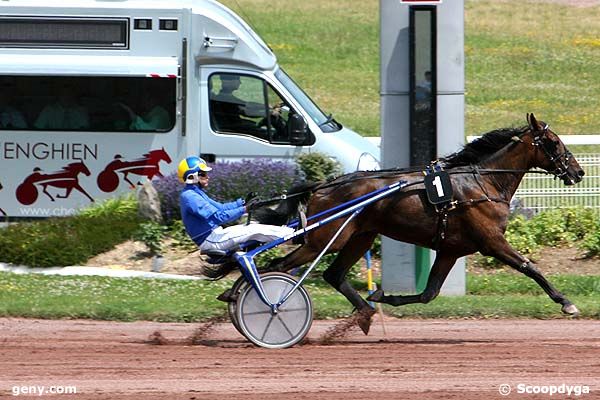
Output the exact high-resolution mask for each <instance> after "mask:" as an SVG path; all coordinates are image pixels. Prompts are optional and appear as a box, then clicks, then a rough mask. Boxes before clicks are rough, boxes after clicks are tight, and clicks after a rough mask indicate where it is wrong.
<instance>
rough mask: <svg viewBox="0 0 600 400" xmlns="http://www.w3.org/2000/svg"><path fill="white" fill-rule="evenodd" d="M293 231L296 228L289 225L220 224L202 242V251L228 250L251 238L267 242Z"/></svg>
mask: <svg viewBox="0 0 600 400" xmlns="http://www.w3.org/2000/svg"><path fill="white" fill-rule="evenodd" d="M293 232H294V229H293V228H290V227H287V226H275V225H263V224H250V225H233V226H229V227H227V228H223V227H220V226H219V227H217V228H216V229H215V230H213V231H212V232H211V234H210V235H208V237H207V238H206V240H205V241H204V242H202V244H201V245H200V251H207V250H228V249H231V248H232V247H234V246H236V245H238V244H240V243H244V242H247V241H249V240H256V241H258V242H261V243H266V242H270V241H272V240H275V239H279V238H281V237H284V236H286V235H289V234H291V233H293Z"/></svg>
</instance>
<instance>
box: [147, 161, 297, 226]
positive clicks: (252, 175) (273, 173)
mask: <svg viewBox="0 0 600 400" xmlns="http://www.w3.org/2000/svg"><path fill="white" fill-rule="evenodd" d="M211 167H212V168H213V171H212V172H211V173H210V184H209V186H208V187H207V188H206V192H207V193H208V194H209V195H210V196H211V197H212V198H214V199H215V200H218V201H233V200H235V199H237V198H244V196H246V194H247V193H248V192H257V193H258V194H259V196H261V197H263V198H268V197H271V196H273V195H275V194H279V193H282V192H283V191H284V190H286V189H288V188H289V187H290V186H292V185H293V184H294V183H297V182H298V181H300V180H301V173H300V172H299V169H298V167H297V166H296V165H295V164H292V163H287V162H284V161H272V160H270V159H256V160H242V161H236V162H217V163H214V164H212V165H211ZM152 183H153V185H154V187H155V188H156V190H157V192H158V194H159V196H160V200H161V209H162V213H163V218H164V219H165V221H167V223H171V222H172V221H174V220H178V219H181V212H180V209H179V194H180V193H181V190H182V189H183V187H184V185H183V184H181V183H180V182H179V180H178V179H177V175H176V174H175V173H173V174H171V175H168V176H165V177H163V178H159V179H155V180H153V181H152Z"/></svg>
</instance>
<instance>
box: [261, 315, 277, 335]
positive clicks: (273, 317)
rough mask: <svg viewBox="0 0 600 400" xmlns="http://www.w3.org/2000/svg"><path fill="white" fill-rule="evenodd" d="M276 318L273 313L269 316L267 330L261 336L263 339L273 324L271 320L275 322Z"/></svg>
mask: <svg viewBox="0 0 600 400" xmlns="http://www.w3.org/2000/svg"><path fill="white" fill-rule="evenodd" d="M274 319H275V316H274V315H271V318H269V322H267V326H265V331H264V332H263V334H262V336H261V337H260V340H261V341H264V340H265V336H266V335H267V331H268V330H269V327H270V326H271V322H273V320H274Z"/></svg>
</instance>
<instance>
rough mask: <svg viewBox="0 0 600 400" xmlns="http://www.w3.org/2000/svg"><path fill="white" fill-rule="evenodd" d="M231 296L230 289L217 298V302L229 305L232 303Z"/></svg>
mask: <svg viewBox="0 0 600 400" xmlns="http://www.w3.org/2000/svg"><path fill="white" fill-rule="evenodd" d="M232 295H233V291H232V290H231V289H227V290H225V291H224V292H223V293H221V294H220V295H218V296H217V300H219V301H223V302H225V303H231V302H232V301H233V298H232Z"/></svg>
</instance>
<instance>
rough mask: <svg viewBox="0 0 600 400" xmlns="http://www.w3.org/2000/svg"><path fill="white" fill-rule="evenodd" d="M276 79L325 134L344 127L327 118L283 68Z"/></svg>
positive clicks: (277, 72) (277, 73)
mask: <svg viewBox="0 0 600 400" xmlns="http://www.w3.org/2000/svg"><path fill="white" fill-rule="evenodd" d="M275 77H276V78H277V79H279V82H281V83H282V84H283V86H285V88H286V89H287V90H288V91H289V92H290V94H291V95H292V96H293V97H294V99H296V101H298V102H299V103H300V105H301V106H302V108H304V110H305V111H306V112H307V113H308V115H310V117H311V118H312V120H313V121H314V122H315V123H316V124H317V125H319V127H321V129H322V130H323V132H336V131H339V130H340V129H341V128H342V126H341V125H340V124H339V123H337V122H336V121H335V120H334V119H333V118H332V117H331V115H329V116H327V115H325V113H324V112H323V111H321V109H320V108H319V106H317V105H316V104H315V103H314V102H313V101H312V99H311V98H310V97H308V95H307V94H306V93H305V92H304V90H302V89H301V88H300V86H298V85H296V82H294V81H293V80H292V78H290V76H289V75H288V74H286V73H285V71H284V70H283V69H281V68H279V69H278V70H277V71H276V72H275Z"/></svg>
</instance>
